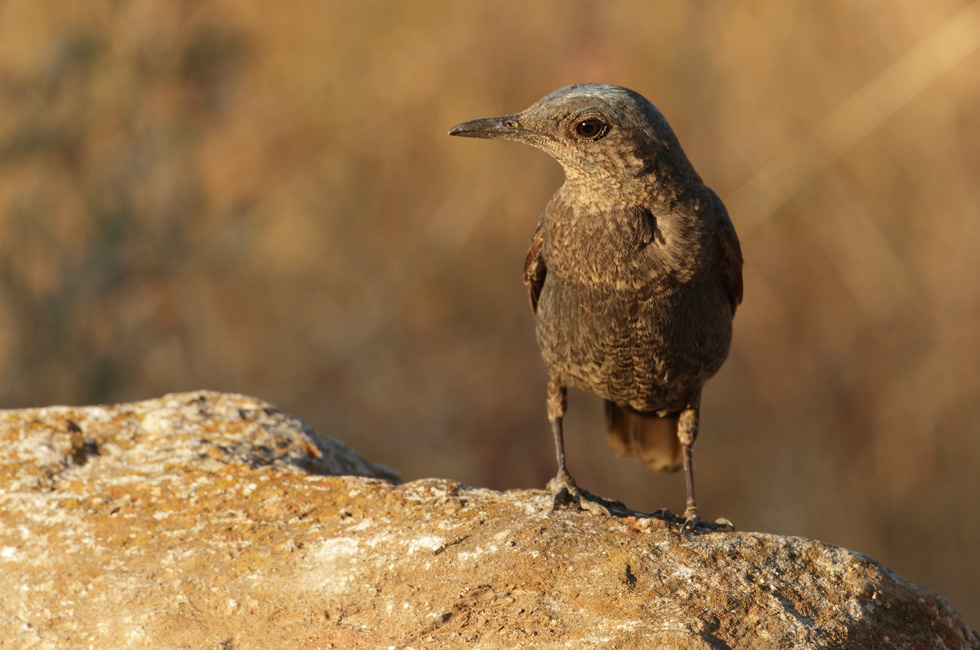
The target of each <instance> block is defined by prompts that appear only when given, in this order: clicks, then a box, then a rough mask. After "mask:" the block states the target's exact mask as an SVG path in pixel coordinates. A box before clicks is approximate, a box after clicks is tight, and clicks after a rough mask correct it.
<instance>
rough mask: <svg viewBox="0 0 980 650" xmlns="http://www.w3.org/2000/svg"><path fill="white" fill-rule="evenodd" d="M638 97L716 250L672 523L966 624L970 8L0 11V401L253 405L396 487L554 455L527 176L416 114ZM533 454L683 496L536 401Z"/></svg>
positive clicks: (978, 143) (451, 116) (972, 238)
mask: <svg viewBox="0 0 980 650" xmlns="http://www.w3.org/2000/svg"><path fill="white" fill-rule="evenodd" d="M580 81H601V82H607V83H614V84H619V85H624V86H628V87H630V88H633V89H635V90H637V91H639V92H640V93H641V94H643V95H645V96H647V97H648V98H649V99H651V101H653V102H654V103H655V104H657V105H658V106H659V107H660V109H661V110H662V111H663V113H664V114H665V115H666V116H667V118H668V119H669V120H670V122H671V124H672V125H673V127H674V129H675V131H676V132H677V134H678V137H679V139H680V141H681V142H682V143H683V145H684V147H685V149H686V151H687V153H688V155H689V157H690V158H691V160H692V162H693V163H694V165H695V167H696V168H697V169H698V171H699V172H700V173H701V175H702V176H703V178H704V179H705V181H706V182H707V183H708V185H709V186H711V187H712V188H713V189H715V190H716V191H717V192H718V193H719V195H720V196H721V197H722V199H723V200H724V201H725V203H726V204H727V206H728V208H729V212H730V213H731V216H732V219H733V221H734V223H735V225H736V228H737V229H738V231H739V235H740V237H741V241H742V248H743V251H744V255H745V259H746V267H745V301H744V303H743V305H742V307H741V308H740V309H739V312H738V314H737V316H736V319H735V340H734V347H733V349H732V353H731V356H730V358H729V361H728V363H727V364H726V366H725V367H724V368H723V369H722V370H721V372H720V373H719V375H718V376H717V377H716V378H715V379H714V380H713V381H711V382H710V383H709V384H708V386H707V389H706V391H705V394H704V398H703V411H702V425H701V437H700V440H699V447H698V453H697V454H696V461H697V465H698V472H699V474H698V489H699V497H700V499H699V501H700V505H701V507H702V513H703V514H704V516H706V517H707V518H711V519H713V518H715V517H718V516H726V517H728V518H730V519H731V520H732V521H734V522H735V524H736V525H737V526H738V527H739V528H740V529H742V530H755V531H766V532H772V533H780V534H792V535H803V536H807V537H813V538H819V539H821V540H825V541H828V542H833V543H836V544H840V545H842V546H845V547H848V548H851V549H855V550H858V551H861V552H864V553H867V554H869V555H871V556H873V557H874V558H876V559H878V560H880V561H882V562H883V563H885V564H887V565H888V566H890V567H892V568H894V569H895V570H896V571H898V572H899V573H900V574H901V575H903V576H904V577H906V578H909V579H911V580H913V581H915V582H917V583H919V584H922V585H924V586H927V587H930V588H933V589H935V590H937V591H939V592H940V593H941V594H942V595H944V596H945V597H947V598H948V599H949V600H950V601H951V602H952V604H953V605H954V606H955V607H957V608H958V609H960V610H961V611H962V612H963V613H964V614H965V615H966V617H967V621H968V622H969V623H970V624H971V625H972V626H973V627H974V628H977V627H980V588H978V587H977V585H978V584H980V553H978V551H977V548H978V545H977V541H976V540H977V539H978V536H980V5H978V4H977V3H976V2H962V1H957V0H929V1H925V0H866V1H862V2H851V3H843V2H838V3H804V4H800V3H712V2H685V3H679V2H670V1H667V0H660V1H655V2H651V3H643V4H642V5H641V4H639V3H632V2H627V1H623V2H615V1H609V2H601V3H600V2H586V1H581V0H580V1H570V0H548V1H543V2H537V3H526V2H516V1H513V0H495V1H494V2H486V1H483V0H475V1H471V2H466V3H458V2H449V1H448V0H441V1H439V0H434V1H431V2H425V3H395V2H382V1H378V0H360V1H358V2H339V1H334V2H296V3H290V4H289V9H288V10H287V9H285V8H282V9H279V8H276V9H273V8H272V5H270V4H269V3H267V2H261V1H260V0H240V1H239V0H206V1H198V0H194V1H174V0H153V1H149V0H148V1H127V0H116V1H103V2H92V1H88V2H57V3H54V2H47V3H42V2H36V1H34V0H0V368H2V369H3V373H2V375H0V407H3V408H17V407H26V406H40V405H52V404H65V403H68V404H89V403H105V402H120V401H128V400H138V399H143V398H150V397H155V396H159V395H162V394H163V393H166V392H173V391H185V390H193V389H199V388H208V389H214V390H222V391H234V392H241V393H246V394H250V395H254V396H257V397H261V398H263V399H266V400H268V401H270V402H273V403H275V404H277V405H278V406H280V407H281V408H282V409H283V410H284V411H287V412H289V413H292V414H295V415H299V416H302V417H304V418H305V419H307V420H308V421H309V422H310V423H311V424H312V425H313V426H314V427H315V428H316V429H317V430H318V431H320V432H321V433H323V434H325V435H328V436H332V437H335V438H339V439H340V440H343V441H345V442H347V443H348V444H350V445H351V446H353V447H355V448H356V449H358V450H360V451H361V452H362V453H364V454H365V455H366V456H368V457H369V458H371V459H373V460H376V461H380V462H383V463H386V464H388V465H390V466H392V467H394V468H397V469H398V470H399V471H401V473H402V475H403V476H404V478H405V479H406V480H411V479H415V478H420V477H426V476H438V477H446V478H452V479H457V480H460V481H464V482H466V483H470V484H473V485H479V486H488V487H492V488H497V489H507V488H529V487H543V486H544V484H545V482H546V481H547V480H548V479H549V478H550V477H551V476H552V475H553V473H554V469H555V463H554V456H553V449H552V441H551V436H550V433H549V430H548V426H547V422H546V419H545V405H544V389H545V372H544V368H543V365H542V363H541V361H540V358H539V356H538V351H537V347H536V344H535V341H534V333H533V324H532V318H531V313H530V310H529V307H528V301H527V295H526V291H525V288H524V286H523V284H522V283H521V270H522V264H523V261H524V256H525V253H526V250H527V245H528V243H529V242H530V238H531V234H532V232H533V230H534V226H535V223H536V220H537V218H538V215H539V213H540V211H541V210H542V209H543V207H544V205H545V203H546V202H547V200H548V198H549V197H550V196H551V194H552V193H553V192H554V191H555V190H556V189H557V188H558V186H559V185H560V184H561V182H562V172H561V169H560V167H559V166H558V165H557V164H556V163H555V162H553V161H552V160H551V159H550V158H548V157H547V156H546V155H545V154H543V153H541V152H539V151H536V150H533V149H531V148H526V147H521V146H518V145H514V144H512V143H503V142H486V141H472V140H461V139H455V138H449V137H447V136H446V131H447V130H448V128H449V127H450V126H452V125H453V124H456V123H457V122H461V121H464V120H468V119H473V118H478V117H488V116H491V115H499V114H504V113H512V112H516V111H518V110H521V109H523V108H525V107H526V106H528V105H530V104H531V103H533V102H534V101H536V100H537V99H539V98H540V97H541V96H543V95H545V94H546V93H548V92H550V91H551V90H553V89H555V88H558V87H560V86H563V85H566V84H569V83H574V82H580ZM569 401H570V407H569V408H570V411H569V416H568V420H567V429H566V431H567V433H566V437H567V446H568V453H569V462H570V469H571V471H572V473H573V474H574V475H575V476H576V477H577V478H578V480H579V482H580V483H582V484H583V485H584V486H586V487H587V488H588V489H590V490H593V491H596V492H599V493H601V494H603V495H606V496H609V497H614V498H618V499H623V500H625V501H626V502H627V503H629V504H630V505H631V506H633V507H635V508H638V509H644V510H649V509H653V508H656V507H661V506H667V507H670V508H672V509H673V510H674V511H680V510H682V509H683V503H684V501H683V500H684V486H683V478H682V476H681V475H679V474H673V475H666V476H664V475H653V474H650V473H648V472H646V471H645V470H644V469H643V468H641V467H640V466H639V465H638V464H635V463H634V462H633V461H630V460H628V459H618V458H616V457H615V456H614V454H613V453H612V452H611V451H610V450H609V449H607V447H606V445H605V440H604V433H603V430H602V426H603V425H602V419H601V415H602V414H601V404H600V402H599V400H598V399H597V398H595V397H593V396H591V395H586V394H583V393H581V392H575V391H572V392H571V394H570V397H569Z"/></svg>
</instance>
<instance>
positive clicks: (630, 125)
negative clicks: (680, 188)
mask: <svg viewBox="0 0 980 650" xmlns="http://www.w3.org/2000/svg"><path fill="white" fill-rule="evenodd" d="M449 135H460V136H465V137H470V138H493V139H497V140H513V141H515V142H523V143H524V144H529V145H532V146H534V147H537V148H539V149H542V150H544V151H546V152H547V153H549V154H550V155H551V156H552V157H553V158H554V159H555V160H557V161H558V162H559V163H561V166H562V167H563V168H564V170H565V177H566V179H567V180H568V181H569V182H571V183H573V184H583V185H587V186H589V187H590V188H591V189H593V190H597V189H600V188H601V187H606V188H608V189H610V190H612V191H623V190H626V189H631V188H632V187H635V186H637V185H643V186H646V187H650V186H651V185H652V184H653V185H655V184H657V183H658V182H659V181H661V180H663V179H662V178H661V177H662V176H664V175H669V176H676V175H677V174H678V173H683V174H685V175H686V174H688V173H692V174H693V173H694V171H693V169H692V168H691V166H690V163H689V162H688V161H687V157H686V156H685V155H684V152H683V150H682V149H681V147H680V145H679V144H678V142H677V138H676V137H675V136H674V132H673V131H672V130H671V128H670V125H669V124H668V123H667V120H666V119H665V118H664V116H663V115H662V114H661V113H660V111H659V110H657V108H656V107H655V106H654V105H653V104H651V103H650V102H649V101H647V100H646V99H645V98H644V97H643V96H642V95H639V94H638V93H636V92H633V91H632V90H628V89H626V88H621V87H619V86H610V85H606V84H592V83H586V84H576V85H574V86H566V87H564V88H559V89H558V90H556V91H554V92H553V93H551V94H549V95H547V96H545V97H544V98H542V99H541V100H540V101H538V102H537V103H535V104H534V105H532V106H531V107H529V108H527V109H526V110H524V111H522V112H520V113H517V114H514V115H503V116H501V117H490V118H486V119H482V120H473V121H472V122H464V123H462V124H457V125H456V126H454V127H453V128H452V129H450V130H449Z"/></svg>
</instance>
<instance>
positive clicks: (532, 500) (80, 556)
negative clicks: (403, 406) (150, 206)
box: [0, 392, 980, 649]
mask: <svg viewBox="0 0 980 650" xmlns="http://www.w3.org/2000/svg"><path fill="white" fill-rule="evenodd" d="M353 474H359V475H361V476H352V475H353ZM341 475H342V476H341ZM391 480H397V476H396V475H395V474H394V473H393V472H392V471H391V470H389V469H387V468H384V467H382V466H379V465H376V464H373V463H371V462H369V461H367V460H365V459H363V458H362V457H361V456H360V455H358V454H357V453H356V452H354V451H353V450H351V449H349V448H347V447H345V446H343V445H342V444H341V443H338V442H336V441H333V440H329V439H326V438H322V437H320V436H318V435H317V434H316V433H314V432H313V431H312V430H311V429H310V428H309V427H308V426H307V425H305V424H304V423H303V422H302V421H300V420H297V419H295V418H291V417H289V416H285V415H283V414H281V413H279V412H278V411H276V410H275V409H274V408H273V407H271V406H270V405H268V404H265V403H263V402H261V401H258V400H253V399H250V398H247V397H243V396H239V395H223V394H217V393H207V392H200V393H188V394H182V395H168V396H165V397H163V398H161V399H158V400H150V401H146V402H140V403H136V404H122V405H118V406H109V407H84V408H68V407H53V408H44V409H24V410H18V411H3V412H0V517H2V519H0V648H5V647H11V648H100V649H103V648H235V649H243V648H270V647H274V648H388V647H394V648H418V649H421V648H434V649H437V648H462V647H466V648H517V647H536V648H538V647H539V648H549V647H561V648H647V647H669V648H713V649H718V648H871V647H879V648H949V649H952V648H980V640H978V637H977V635H976V634H975V633H973V632H972V631H971V630H969V629H968V628H966V627H965V625H964V624H963V621H962V619H961V618H960V616H959V615H958V614H957V613H956V612H955V611H954V610H953V609H952V608H951V607H950V606H949V605H948V604H947V603H946V602H945V601H944V600H943V599H942V598H940V597H939V596H937V595H936V594H935V593H933V592H931V591H929V590H926V589H923V588H921V587H917V586H915V585H913V584H911V583H909V582H907V581H905V580H903V579H901V578H900V577H898V576H897V575H895V574H894V573H893V572H891V571H890V570H888V569H887V568H885V567H882V566H881V565H879V564H877V563H875V562H874V561H873V560H870V559H869V558H867V557H864V556H862V555H860V554H857V553H853V552H851V551H847V550H845V549H841V548H839V547H836V546H831V545H828V544H823V543H820V542H816V541H811V540H807V539H802V538H794V537H780V536H776V535H766V534H759V533H701V534H690V533H684V532H682V531H680V530H678V529H677V528H676V527H673V526H671V525H668V524H666V523H664V522H663V521H660V520H656V519H634V518H624V519H607V518H604V517H599V516H596V515H592V514H588V513H581V512H573V511H560V512H552V511H551V510H550V505H551V498H550V497H549V495H548V494H546V493H545V492H543V491H539V490H529V491H510V492H502V493H501V492H495V491H491V490H483V489H476V488H471V487H468V486H464V485H460V484H457V483H453V482H449V481H442V480H435V479H430V480H425V481H415V482H412V483H408V484H404V485H394V484H392V483H391V482H390V481H391Z"/></svg>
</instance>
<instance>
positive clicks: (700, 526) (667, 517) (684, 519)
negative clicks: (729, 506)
mask: <svg viewBox="0 0 980 650" xmlns="http://www.w3.org/2000/svg"><path fill="white" fill-rule="evenodd" d="M647 516H648V517H655V518H657V519H663V520H664V521H666V522H667V523H670V524H675V525H677V526H680V528H681V530H683V531H686V532H699V531H700V532H716V533H733V532H735V525H734V524H733V523H732V522H731V521H729V520H728V519H725V518H724V517H719V518H718V519H715V520H714V521H704V520H703V519H701V518H700V517H699V516H698V513H697V510H695V511H694V512H693V513H692V512H690V511H688V510H685V511H684V514H683V515H675V514H674V513H672V512H671V511H670V510H668V509H667V508H658V509H657V510H654V511H653V512H651V513H650V514H649V515H647Z"/></svg>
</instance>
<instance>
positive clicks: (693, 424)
mask: <svg viewBox="0 0 980 650" xmlns="http://www.w3.org/2000/svg"><path fill="white" fill-rule="evenodd" d="M698 411H699V407H698V406H697V404H694V405H691V406H688V407H687V408H686V409H684V410H683V411H682V412H681V415H680V419H679V420H678V422H677V437H678V438H679V439H680V441H681V445H682V446H683V449H684V476H685V477H686V478H687V507H686V508H685V509H684V527H685V528H693V527H694V526H696V525H697V523H698V504H697V502H696V501H695V500H694V441H695V440H696V439H697V437H698Z"/></svg>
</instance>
